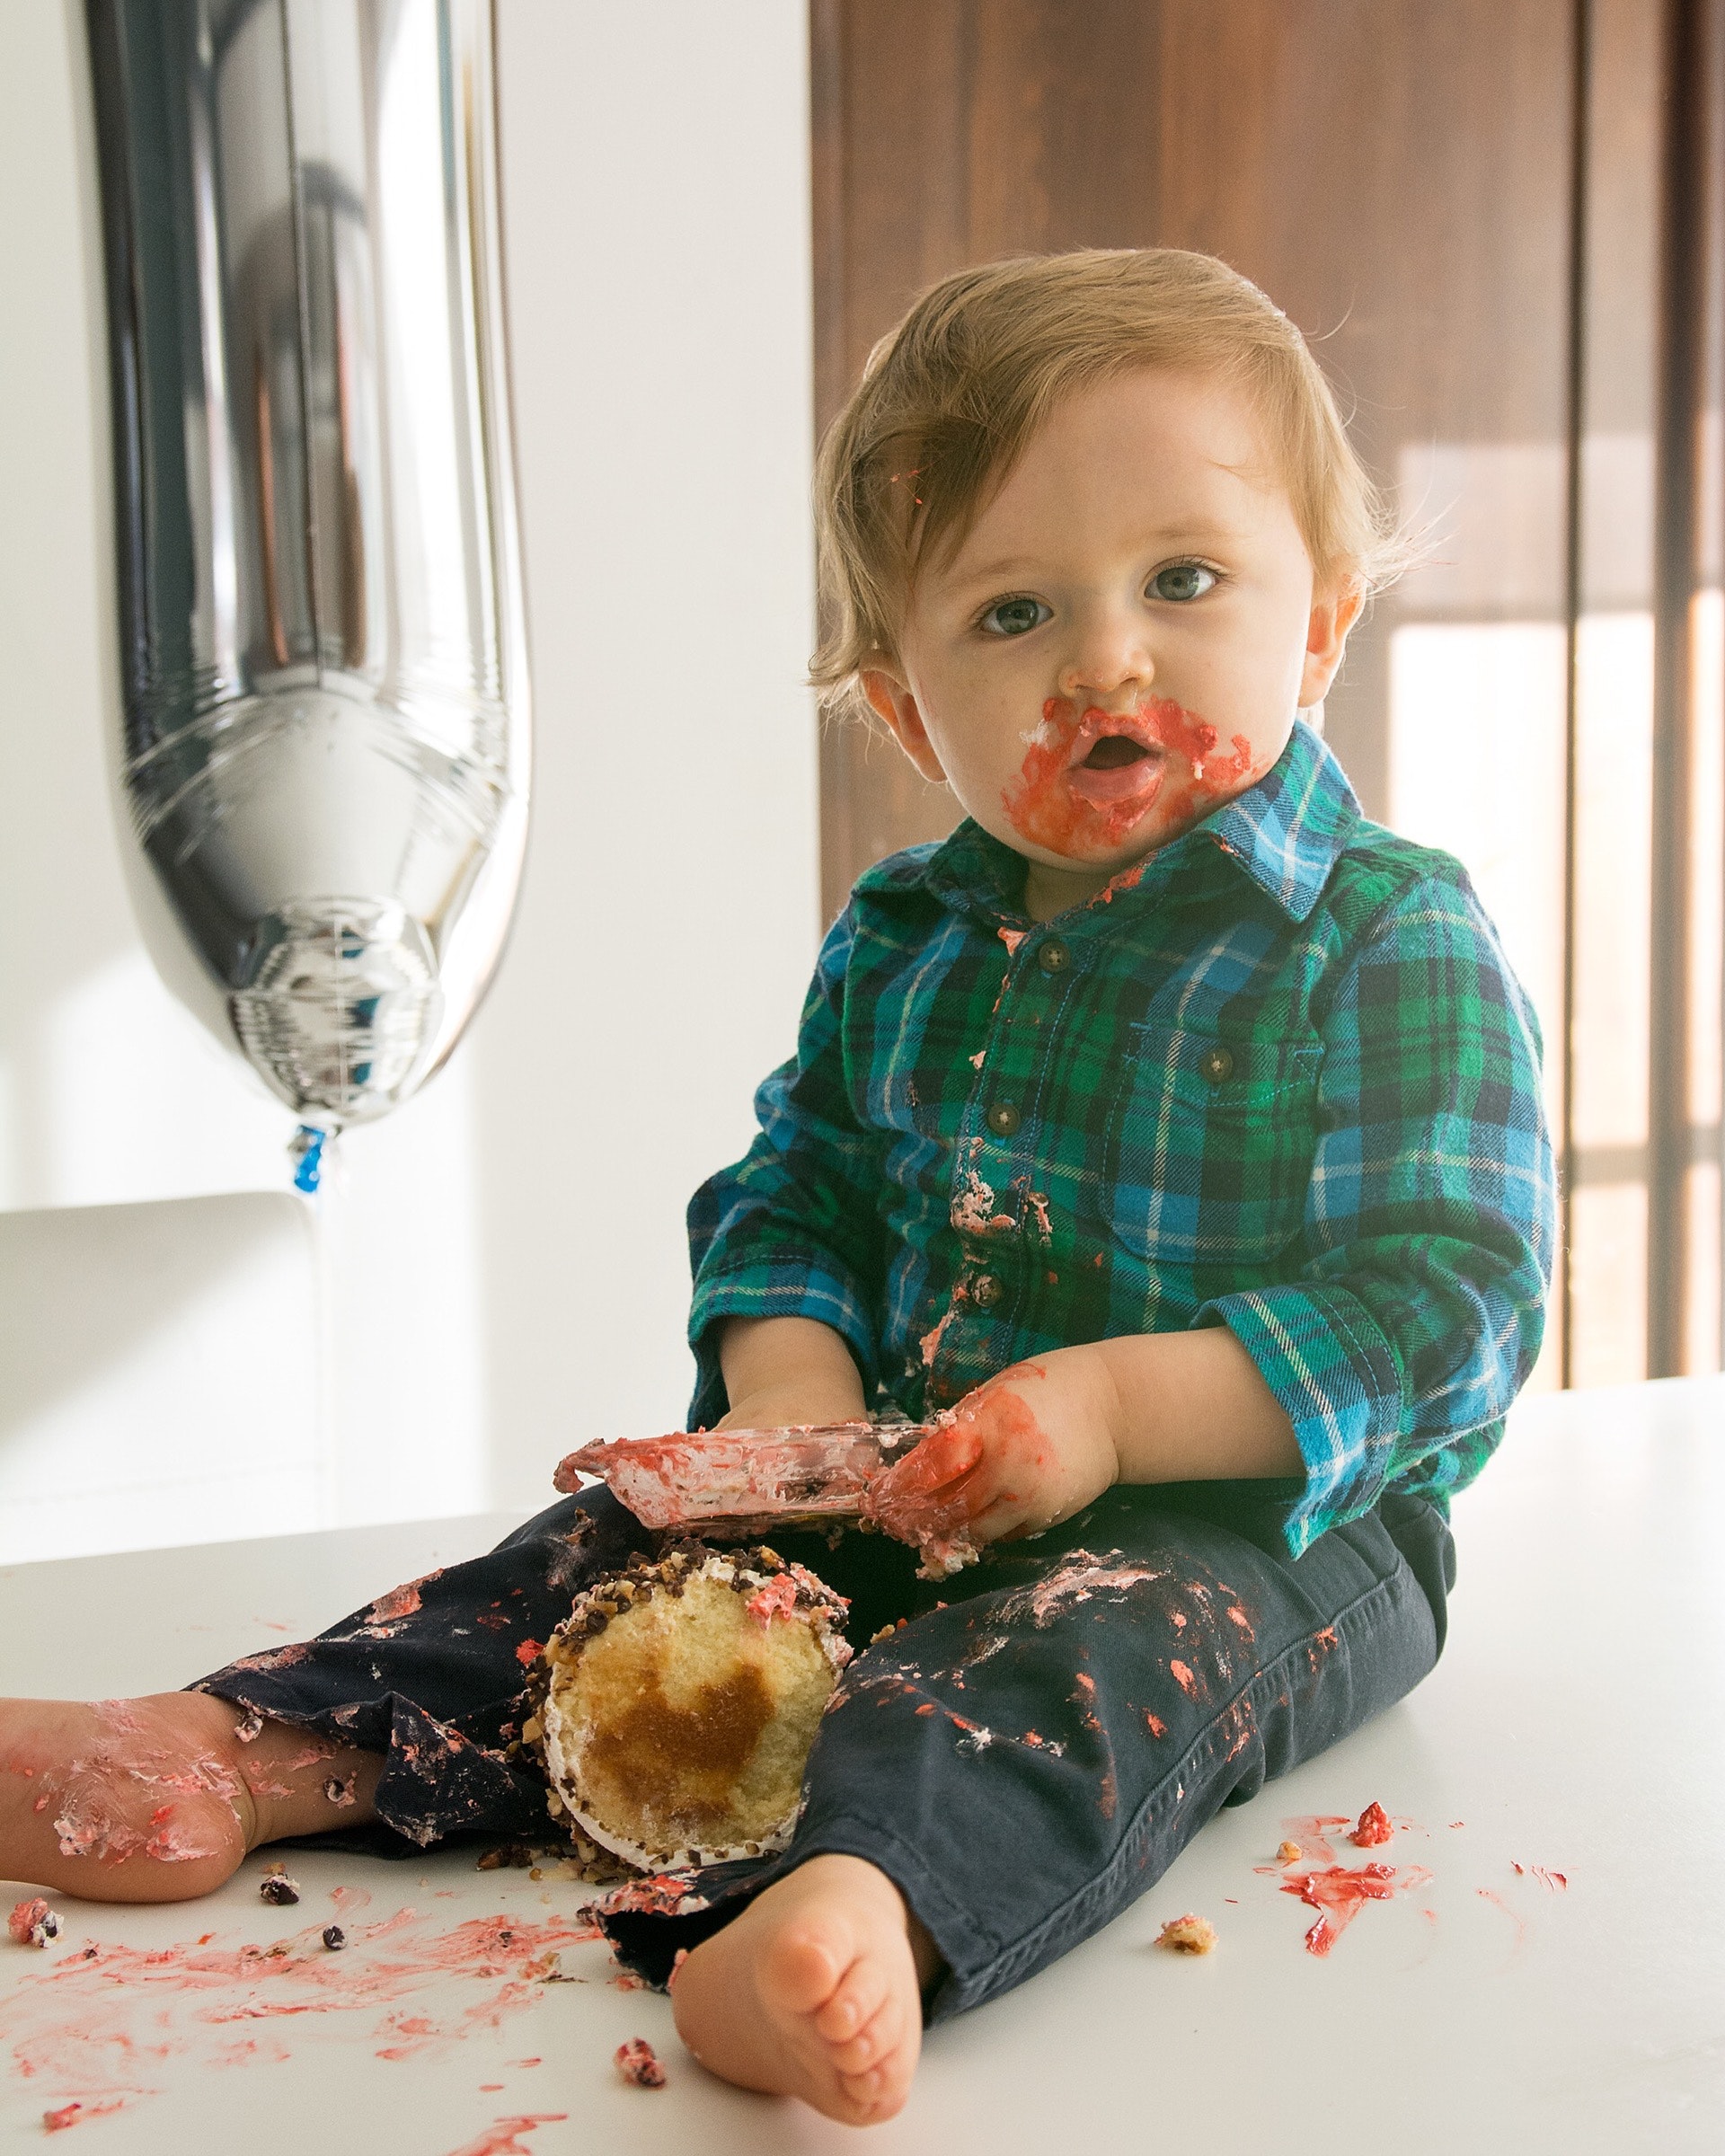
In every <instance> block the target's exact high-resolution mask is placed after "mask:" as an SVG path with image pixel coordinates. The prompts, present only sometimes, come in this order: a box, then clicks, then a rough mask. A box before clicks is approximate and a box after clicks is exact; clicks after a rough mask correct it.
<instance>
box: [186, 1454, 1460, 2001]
mask: <svg viewBox="0 0 1725 2156" xmlns="http://www.w3.org/2000/svg"><path fill="white" fill-rule="evenodd" d="M1281 1510H1282V1505H1281V1503H1280V1502H1279V1501H1278V1500H1277V1498H1275V1497H1274V1495H1273V1494H1272V1493H1271V1491H1270V1489H1269V1486H1266V1485H1262V1484H1247V1483H1234V1484H1227V1483H1201V1484H1200V1483H1191V1484H1183V1485H1162V1486H1158V1487H1156V1488H1154V1489H1144V1488H1140V1489H1113V1490H1110V1491H1109V1492H1108V1493H1107V1494H1106V1495H1105V1496H1104V1497H1102V1498H1099V1499H1098V1500H1097V1502H1096V1503H1095V1504H1093V1505H1092V1506H1089V1507H1086V1509H1085V1510H1084V1511H1083V1512H1081V1513H1079V1514H1077V1515H1075V1517H1074V1518H1072V1519H1070V1520H1068V1521H1066V1522H1065V1523H1064V1524H1062V1525H1061V1526H1060V1527H1058V1528H1057V1529H1055V1530H1053V1531H1052V1532H1051V1533H1048V1534H1045V1535H1040V1536H1038V1537H1036V1538H1035V1539H1033V1540H1031V1541H1025V1542H1013V1543H996V1544H995V1545H994V1546H993V1548H992V1549H991V1550H990V1551H987V1553H986V1555H985V1557H984V1560H983V1561H982V1562H981V1563H980V1564H979V1565H977V1566H975V1567H973V1568H970V1569H969V1570H968V1571H965V1572H963V1573H961V1574H960V1575H959V1576H958V1577H957V1578H955V1579H952V1580H948V1581H946V1582H944V1583H942V1585H941V1586H930V1585H928V1584H927V1583H926V1582H924V1581H921V1580H918V1579H917V1578H916V1576H915V1564H916V1560H915V1557H914V1555H913V1554H912V1552H911V1551H908V1550H906V1549H903V1548H901V1547H900V1546H899V1545H898V1543H896V1542H889V1541H888V1540H886V1539H885V1538H883V1537H880V1536H878V1535H862V1534H858V1533H848V1534H846V1535H845V1536H844V1537H843V1538H842V1539H841V1540H840V1541H839V1542H838V1543H837V1546H836V1548H833V1549H829V1548H828V1547H827V1541H826V1538H825V1537H824V1536H821V1535H817V1534H810V1533H794V1534H775V1535H774V1537H773V1538H772V1540H773V1545H774V1548H775V1549H777V1550H778V1551H780V1552H781V1553H782V1554H783V1556H785V1557H787V1558H792V1559H795V1560H798V1561H800V1562H801V1563H804V1564H807V1565H809V1567H810V1568H811V1569H813V1570H815V1571H817V1572H818V1573H819V1574H820V1576H821V1577H823V1578H825V1579H827V1580H828V1581H829V1582H830V1583H831V1584H832V1585H833V1586H835V1587H836V1588H837V1590H838V1591H839V1592H840V1593H841V1594H843V1595H849V1596H850V1597H851V1599H852V1610H851V1619H850V1623H849V1627H848V1630H849V1633H850V1637H851V1639H852V1643H853V1644H854V1646H855V1647H856V1648H858V1649H859V1650H860V1651H859V1652H858V1654H857V1656H856V1658H855V1659H854V1661H853V1662H852V1664H851V1665H850V1667H849V1668H848V1669H847V1670H846V1672H845V1676H844V1678H843V1680H842V1682H841V1683H840V1686H839V1690H838V1692H837V1693H836V1697H835V1700H834V1703H833V1706H832V1708H831V1709H830V1710H829V1711H828V1713H827V1716H826V1718H825V1719H824V1720H823V1722H822V1724H821V1727H820V1732H819V1735H818V1737H817V1739H816V1743H815V1747H814V1750H813V1752H812V1754H810V1756H809V1769H808V1774H807V1779H806V1791H807V1803H806V1805H805V1807H804V1810H803V1814H802V1817H801V1822H800V1824H799V1825H798V1828H797V1832H796V1836H795V1839H794V1841H793V1842H792V1847H791V1848H790V1849H789V1850H788V1851H786V1852H785V1853H784V1854H783V1855H782V1856H779V1857H775V1858H771V1859H765V1860H760V1861H758V1862H750V1863H743V1864H733V1865H724V1866H719V1867H714V1868H713V1869H712V1871H711V1872H710V1873H709V1874H708V1875H707V1877H706V1878H705V1879H703V1882H702V1884H703V1889H704V1891H705V1893H706V1894H707V1895H708V1897H709V1905H708V1906H707V1907H706V1908H705V1909H704V1910H703V1911H702V1912H700V1913H697V1914H694V1915H687V1916H671V1915H667V1916H659V1915H653V1914H649V1913H631V1914H627V1915H618V1916H615V1917H613V1918H611V1919H609V1920H608V1921H607V1925H606V1928H607V1930H608V1931H610V1932H611V1935H612V1938H613V1940H614V1942H615V1945H616V1946H617V1948H618V1951H619V1953H620V1954H621V1955H622V1957H624V1960H626V1961H627V1962H629V1963H630V1965H631V1966H633V1967H635V1968H637V1969H638V1970H639V1971H640V1972H641V1974H642V1975H646V1976H647V1977H648V1978H649V1979H650V1980H651V1981H654V1982H662V1981H663V1980H664V1978H665V1977H666V1975H668V1972H669V1969H670V1966H671V1962H672V1959H673V1957H674V1956H675V1954H676V1951H677V1948H679V1947H686V1946H693V1945H694V1944H695V1943H696V1942H697V1941H698V1940H700V1939H702V1938H703V1937H704V1936H706V1935H707V1934H708V1933H710V1932H712V1931H715V1930H717V1929H718V1928H719V1926H720V1925H721V1924H722V1923H724V1922H727V1921H728V1920H729V1918H730V1917H731V1916H733V1915H735V1914H736V1913H738V1912H739V1910H740V1909H741V1907H742V1906H743V1904H744V1903H745V1901H746V1900H747V1897H748V1896H749V1895H752V1894H754V1893H756V1892H758V1891H759V1889H760V1888H761V1887H762V1886H765V1884H766V1883H767V1882H768V1881H769V1880H771V1879H772V1878H775V1877H777V1876H778V1875H779V1874H781V1873H782V1872H783V1871H785V1870H787V1869H790V1868H791V1867H792V1866H794V1865H796V1864H798V1863H800V1862H801V1861H802V1860H805V1859H807V1858H809V1857H811V1856H815V1855H818V1854H821V1853H823V1852H827V1851H842V1852H845V1853H846V1854H849V1855H852V1856H857V1857H864V1858H866V1859H868V1860H869V1861H870V1862H871V1863H873V1864H875V1865H877V1866H879V1868H880V1869H881V1870H882V1871H884V1872H886V1873H887V1874H888V1876H889V1878H892V1879H893V1880H894V1881H895V1882H896V1883H897V1885H898V1887H899V1888H900V1890H901V1891H902V1892H903V1893H904V1895H905V1896H906V1898H907V1901H908V1902H909V1904H910V1905H911V1907H912V1908H913V1909H914V1910H915V1911H916V1914H917V1916H918V1917H919V1918H920V1919H921V1920H922V1922H923V1923H924V1925H925V1926H926V1927H927V1930H928V1931H929V1932H930V1934H931V1935H932V1936H933V1940H934V1942H935V1945H936V1946H937V1947H938V1948H939V1949H940V1952H941V1955H942V1958H943V1959H944V1961H945V1963H946V1966H947V1970H948V1972H949V1974H948V1975H946V1976H945V1977H944V1978H943V1979H942V1983H941V1984H940V1986H939V1988H938V1991H937V1993H936V1994H935V1996H934V1998H933V2001H932V2012H933V2017H934V2018H935V2019H945V2018H946V2017H947V2016H949V2015H951V2014H954V2013H958V2012H960V2011H961V2010H963V2009H964V2008H966V2007H969V2006H974V2005H976V2004H977V2002H978V2001H981V2000H984V1999H987V1998H989V1997H992V1996H993V1995H994V1994H995V1993H997V1992H1003V1991H1005V1990H1007V1989H1009V1988H1010V1987H1011V1986H1012V1985H1013V1984H1022V1982H1023V1981H1024V1979H1025V1978H1026V1977H1027V1976H1030V1975H1034V1973H1035V1972H1036V1971H1037V1970H1038V1969H1039V1968H1042V1967H1044V1966H1046V1965H1047V1964H1048V1962H1050V1961H1052V1960H1054V1959H1055V1958H1056V1957H1057V1956H1058V1955H1060V1954H1063V1953H1065V1952H1066V1950H1067V1949H1068V1948H1071V1947H1074V1946H1075V1945H1076V1944H1077V1943H1078V1941H1079V1940H1083V1939H1084V1938H1087V1937H1088V1936H1089V1934H1090V1933H1092V1931H1097V1930H1098V1929H1099V1928H1100V1927H1101V1925H1103V1924H1105V1923H1106V1922H1108V1921H1109V1919H1110V1917H1112V1916H1115V1915H1117V1914H1118V1913H1119V1911H1120V1910H1122V1909H1124V1908H1125V1907H1126V1906H1127V1905H1128V1904H1129V1903H1131V1902H1132V1901H1134V1900H1136V1899H1137V1896H1138V1895H1141V1894H1143V1893H1144V1892H1145V1891H1146V1888H1148V1887H1149V1886H1153V1885H1154V1882H1155V1881H1156V1880H1157V1879H1158V1878H1160V1877H1161V1876H1162V1874H1163V1872H1164V1871H1165V1870H1166V1869H1168V1867H1169V1865H1170V1864H1171V1863H1172V1861H1173V1860H1174V1858H1175V1857H1176V1856H1177V1855H1178V1854H1179V1853H1180V1851H1181V1849H1182V1848H1183V1847H1184V1846H1185V1844H1186V1843H1187V1842H1189V1841H1190V1839H1191V1837H1192V1835H1193V1834H1195V1833H1197V1832H1198V1830H1199V1827H1201V1826H1202V1825H1204V1823H1205V1821H1206V1820H1207V1819H1209V1818H1211V1817H1212V1816H1214V1815H1215V1814H1216V1811H1217V1810H1218V1809H1219V1808H1220V1807H1222V1806H1223V1805H1225V1804H1243V1803H1244V1802H1246V1801H1247V1799H1249V1798H1252V1797H1254V1796H1255V1795H1256V1794H1257V1792H1258V1791H1259V1789H1261V1787H1262V1786H1263V1784H1264V1782H1265V1781H1267V1780H1270V1779H1272V1778H1273V1777H1275V1776H1277V1775H1279V1774H1286V1773H1287V1772H1288V1770H1289V1769H1290V1768H1292V1767H1294V1766H1296V1765H1298V1763H1300V1762H1301V1761H1302V1760H1305V1759H1309V1758H1311V1757H1312V1756H1313V1755H1314V1754H1315V1753H1319V1752H1322V1751H1323V1749H1324V1748H1325V1747H1326V1746H1327V1745H1332V1744H1334V1743H1335V1742H1336V1741H1337V1740H1338V1739H1339V1738H1340V1737H1342V1736H1346V1735H1347V1734H1348V1733H1349V1731H1350V1730H1352V1729H1356V1728H1358V1727H1359V1726H1360V1724H1361V1723H1362V1722H1365V1721H1367V1720H1368V1719H1370V1717H1372V1716H1373V1715H1375V1714H1377V1713H1379V1712H1381V1710H1383V1709H1384V1708H1385V1707H1388V1706H1390V1705H1392V1704H1393V1702H1394V1701H1397V1700H1399V1699H1401V1698H1402V1697H1403V1696H1404V1694H1406V1693H1407V1692H1410V1691H1411V1689H1412V1687H1413V1686H1414V1685H1415V1684H1417V1683H1419V1681H1420V1678H1421V1677H1423V1676H1424V1675H1425V1674H1426V1673H1427V1671H1428V1670H1429V1669H1430V1668H1431V1666H1432V1665H1433V1664H1434V1663H1435V1662H1436V1660H1437V1658H1438V1652H1439V1650H1440V1648H1441V1647H1442V1644H1443V1637H1444V1616H1445V1597H1446V1593H1447V1591H1448V1589H1449V1587H1450V1586H1451V1585H1452V1584H1453V1580H1454V1557H1453V1545H1452V1543H1451V1541H1450V1535H1449V1530H1448V1527H1447V1525H1446V1523H1445V1521H1444V1519H1443V1517H1442V1516H1441V1515H1440V1514H1439V1513H1438V1512H1437V1511H1436V1510H1435V1509H1434V1508H1433V1507H1431V1506H1429V1505H1428V1504H1425V1503H1424V1502H1422V1501H1421V1500H1420V1499H1418V1498H1402V1497H1397V1496H1393V1495H1392V1496H1390V1497H1386V1498H1384V1501H1383V1503H1382V1504H1381V1505H1380V1506H1379V1507H1377V1509H1376V1511H1374V1512H1372V1513H1370V1514H1368V1515H1367V1516H1366V1517H1365V1518H1364V1519H1360V1520H1356V1521H1354V1522H1351V1523H1350V1524H1348V1525H1346V1526H1342V1527H1336V1528H1332V1529H1331V1531H1330V1533H1327V1534H1325V1535H1323V1536H1322V1537H1321V1538H1320V1539H1319V1541H1318V1542H1315V1543H1314V1545H1313V1546H1312V1548H1311V1549H1309V1550H1308V1551H1306V1552H1305V1555H1304V1556H1303V1557H1301V1558H1299V1559H1298V1560H1294V1559H1292V1558H1290V1557H1289V1556H1288V1555H1287V1550H1286V1548H1285V1547H1284V1546H1283V1544H1282V1542H1281V1539H1280V1534H1279V1532H1278V1519H1279V1516H1280V1514H1281ZM654 1548H655V1538H654V1537H653V1536H652V1535H651V1534H650V1533H649V1532H648V1531H647V1530H646V1529H644V1528H642V1527H641V1526H640V1525H639V1524H638V1523H637V1522H636V1521H635V1520H634V1519H633V1518H632V1515H630V1514H628V1513H627V1512H625V1511H624V1509H623V1507H621V1506H620V1505H618V1504H617V1502H616V1500H615V1498H612V1497H611V1496H610V1495H609V1493H608V1492H607V1491H605V1490H603V1489H595V1490H587V1491H584V1492H582V1493H581V1495H579V1497H575V1498H566V1499H564V1500H563V1501H562V1503H561V1504H558V1505H554V1506H553V1507H551V1508H550V1510H549V1511H547V1512H544V1513H541V1514H540V1515H538V1517H537V1518H535V1519H533V1520H530V1521H529V1522H528V1523H527V1524H526V1525H525V1526H524V1527H521V1528H519V1529H517V1532H516V1533H514V1534H512V1535H510V1536H509V1539H508V1540H507V1541H506V1542H502V1543H500V1545H499V1547H498V1548H497V1549H495V1550H494V1551H491V1553H490V1554H489V1555H488V1556H484V1557H480V1558H475V1559H474V1560H473V1561H472V1562H470V1563H467V1564H462V1565H454V1566H450V1567H448V1568H447V1569H445V1570H444V1571H442V1572H439V1573H434V1574H432V1575H431V1576H430V1577H429V1578H427V1579H425V1580H422V1581H418V1582H415V1583H413V1584H412V1586H410V1587H407V1588H402V1589H397V1590H396V1591H395V1592H394V1593H393V1594H390V1595H383V1596H381V1597H380V1598H379V1600H378V1601H377V1602H376V1603H374V1604H372V1605H371V1606H370V1608H369V1609H368V1610H365V1611H361V1612H360V1613H358V1614H357V1615H356V1616H354V1617H352V1618H350V1619H349V1620H348V1621H345V1622H344V1623H341V1624H339V1625H336V1626H334V1627H332V1629H331V1630H329V1631H327V1632H324V1633H323V1634H321V1635H320V1637H319V1638H317V1639H314V1640H310V1641H306V1642H303V1643H301V1644H298V1645H296V1646H291V1647H285V1648H276V1649H274V1650H273V1651H271V1652H270V1653H267V1654H261V1655H253V1656H250V1657H246V1659H244V1660H243V1661H241V1662H236V1663H234V1664H232V1665H231V1666H229V1667H228V1668H226V1669H224V1670H220V1671H218V1672H217V1673H216V1674H214V1675H212V1676H208V1677H206V1678H204V1679H203V1680H202V1681H201V1683H199V1685H198V1686H197V1688H196V1689H198V1690H199V1691H202V1692H212V1693H214V1694H216V1695H217V1697H219V1698H222V1699H226V1700H231V1701H234V1702H235V1703H236V1704H240V1705H243V1706H246V1707H254V1708H257V1709H259V1710H261V1711H262V1712H263V1713H265V1714H267V1715H270V1716H273V1717H275V1718H277V1719H280V1720H282V1721H286V1722H289V1723H293V1724H295V1725H296V1726H298V1727H305V1728H309V1729H314V1730H316V1731H318V1732H319V1733H320V1734H322V1735H323V1736H329V1737H332V1738H335V1739H337V1740H339V1741H341V1742H342V1743H345V1744H349V1745H358V1746H360V1747H361V1748H364V1749H367V1750H371V1751H376V1752H380V1753H383V1754H385V1764H384V1770H383V1773H382V1776H381V1778H380V1780H379V1781H378V1785H377V1798H376V1807H377V1814H378V1818H379V1820H380V1821H381V1822H382V1823H383V1825H382V1826H381V1828H373V1829H369V1830H367V1829H363V1828H362V1829H358V1830H356V1832H357V1834H358V1836H361V1837H365V1838H367V1840H368V1842H369V1844H370V1846H372V1847H374V1848H393V1850H394V1852H396V1853H402V1854H407V1853H410V1852H411V1851H412V1850H415V1849H419V1848H424V1847H427V1846H429V1844H430V1843H432V1842H438V1841H440V1840H442V1839H443V1838H445V1837H446V1836H447V1835H450V1834H454V1833H464V1832H477V1833H482V1834H484V1835H487V1836H489V1837H491V1838H492V1839H503V1840H515V1839H534V1840H538V1841H544V1840H546V1839H548V1838H549V1835H550V1830H549V1822H548V1816H547V1813H546V1809H545V1790H544V1782H543V1780H541V1779H539V1777H538V1776H537V1775H535V1773H534V1772H533V1771H532V1770H531V1768H530V1767H529V1766H527V1765H526V1764H525V1763H522V1762H521V1761H520V1760H518V1759H517V1760H514V1761H511V1760H510V1759H509V1758H507V1757H506V1756H505V1748H506V1746H507V1745H508V1743H509V1738H510V1737H511V1736H514V1735H515V1734H516V1730H517V1725H518V1722H519V1719H520V1715H521V1711H522V1710H521V1702H520V1697H519V1694H520V1690H521V1685H522V1683H523V1680H524V1675H525V1671H526V1666H527V1665H528V1664H530V1663H531V1662H532V1660H533V1658H534V1656H535V1651H536V1644H537V1643H538V1642H540V1641H543V1640H544V1639H545V1638H546V1636H547V1635H548V1634H549V1632H550V1631H551V1630H552V1628H553V1625H555V1624H556V1623H557V1622H558V1621H559V1620H560V1619H561V1618H562V1617H563V1616H565V1615H566V1614H567V1613H568V1611H569V1606H570V1602H571V1597H572V1596H573V1595H575V1594H576V1593H578V1592H579V1590H580V1588H581V1587H582V1586H585V1585H586V1584H587V1583H588V1581H589V1580H590V1579H591V1578H593V1577H595V1576H596V1575H597V1573H600V1572H603V1571H606V1570H609V1569H612V1568H615V1567H616V1566H618V1565H621V1564H623V1563H624V1562H626V1561H627V1560H628V1558H629V1557H630V1555H631V1554H632V1552H634V1551H641V1552H642V1553H645V1554H651V1553H652V1552H653V1551H654ZM899 1619H904V1620H906V1621H905V1622H904V1623H903V1624H902V1626H899V1625H898V1620H899ZM888 1624H892V1625H894V1626H895V1628H896V1629H895V1630H893V1632H892V1634H891V1636H890V1638H889V1639H883V1640H881V1641H880V1644H878V1645H875V1646H869V1645H868V1644H867V1642H868V1641H869V1639H871V1636H872V1635H873V1634H874V1633H875V1632H877V1631H878V1630H880V1628H881V1627H882V1626H883V1625H888ZM347 1839H348V1842H349V1846H350V1845H351V1840H352V1837H349V1838H347Z"/></svg>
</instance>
